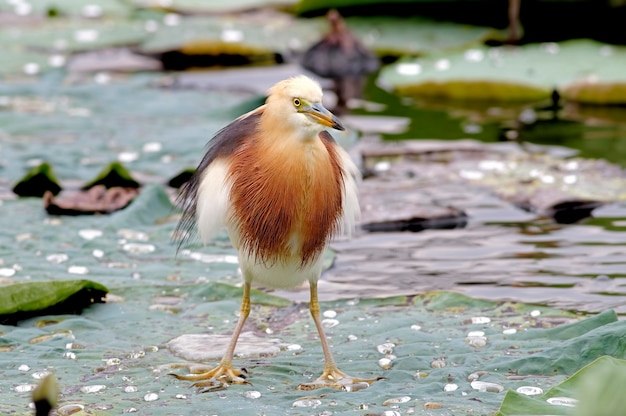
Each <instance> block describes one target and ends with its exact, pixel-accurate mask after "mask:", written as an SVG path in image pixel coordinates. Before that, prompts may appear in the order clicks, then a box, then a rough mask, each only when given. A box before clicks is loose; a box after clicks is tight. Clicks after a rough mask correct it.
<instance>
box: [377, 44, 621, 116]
mask: <svg viewBox="0 0 626 416" xmlns="http://www.w3.org/2000/svg"><path fill="white" fill-rule="evenodd" d="M625 65H626V48H623V47H618V46H608V45H603V44H601V43H598V42H593V41H589V40H574V41H567V42H562V43H558V44H557V43H553V44H542V45H537V44H529V45H525V46H522V47H510V46H506V47H492V48H487V47H482V48H476V49H472V50H468V51H464V52H454V53H450V54H444V53H436V54H432V55H429V56H428V57H425V58H420V59H404V60H402V61H400V62H398V63H396V64H393V65H391V66H388V67H386V68H385V69H384V70H383V71H382V72H381V74H380V77H379V82H380V83H381V84H382V85H385V86H389V87H390V88H392V89H393V90H395V91H397V92H398V93H400V94H402V95H408V96H413V97H418V98H431V99H433V98H435V99H447V100H458V101H491V102H516V101H539V100H542V99H545V98H548V97H549V96H550V94H551V92H552V91H553V90H558V91H559V92H560V93H561V94H562V95H563V96H564V97H566V98H567V99H570V100H575V101H580V102H589V103H594V104H619V103H624V102H626V95H624V92H625V89H624V83H625V81H626V80H625V79H624V74H623V70H622V68H624V66H625Z"/></svg>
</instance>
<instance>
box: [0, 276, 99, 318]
mask: <svg viewBox="0 0 626 416" xmlns="http://www.w3.org/2000/svg"><path fill="white" fill-rule="evenodd" d="M108 291H109V290H108V289H107V288H106V287H105V286H103V285H101V284H99V283H96V282H93V281H90V280H61V281H42V282H26V283H15V284H11V285H8V286H2V290H0V322H3V323H14V322H17V321H19V320H22V319H25V318H27V317H31V316H35V315H50V314H63V313H77V312H79V311H80V310H82V309H83V308H85V307H87V306H89V305H91V304H93V303H98V302H102V297H103V296H104V295H105V294H106V293H107V292H108Z"/></svg>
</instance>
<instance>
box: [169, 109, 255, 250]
mask: <svg viewBox="0 0 626 416" xmlns="http://www.w3.org/2000/svg"><path fill="white" fill-rule="evenodd" d="M264 107H265V106H261V107H259V108H257V109H256V110H253V111H251V112H249V113H246V114H244V115H242V116H241V117H239V118H237V119H235V120H234V121H233V122H232V123H230V124H229V125H227V126H226V127H224V128H223V129H221V130H220V131H218V132H217V134H216V135H215V136H214V137H213V138H212V139H211V140H210V141H209V143H208V144H207V149H206V153H205V154H204V157H203V158H202V161H201V162H200V164H199V165H198V167H197V169H196V171H195V173H194V174H193V175H192V177H191V178H190V179H189V180H188V181H187V182H186V183H185V184H184V185H183V187H182V190H181V193H180V195H179V197H178V205H179V206H180V207H181V208H182V210H183V213H182V217H181V219H180V221H179V222H178V225H177V226H176V231H175V238H176V239H178V240H179V245H178V247H179V249H180V248H181V247H182V246H184V245H186V244H187V243H189V242H191V241H192V240H194V239H195V238H196V236H197V235H198V231H199V234H200V237H201V238H202V241H203V242H204V243H206V242H207V241H209V240H210V239H211V238H212V237H214V236H215V234H217V233H218V232H219V231H220V229H221V228H222V227H223V226H224V225H225V221H226V219H227V213H228V210H229V205H230V204H229V192H230V188H229V185H228V182H227V176H228V159H229V155H231V154H232V153H233V152H234V151H235V149H236V148H237V147H238V146H240V145H241V144H242V143H243V142H244V141H245V140H246V139H247V138H249V137H252V136H253V135H254V132H255V131H256V129H257V126H258V122H259V118H260V117H261V114H262V113H263V110H264Z"/></svg>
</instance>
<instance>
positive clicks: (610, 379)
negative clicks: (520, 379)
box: [496, 356, 626, 416]
mask: <svg viewBox="0 0 626 416" xmlns="http://www.w3.org/2000/svg"><path fill="white" fill-rule="evenodd" d="M625 375H626V361H625V360H622V359H618V358H614V357H609V356H603V357H600V358H598V359H596V360H595V361H593V362H592V363H590V364H588V365H587V366H585V367H583V368H582V369H580V370H579V371H578V372H576V373H575V374H574V375H572V376H571V377H569V378H568V379H567V380H565V381H564V382H562V383H560V384H558V385H556V386H554V387H552V388H551V389H550V390H548V391H547V392H546V393H545V394H543V395H533V396H529V395H525V394H521V393H517V392H515V391H512V390H509V391H508V392H507V394H506V396H505V397H504V401H503V402H502V405H501V406H500V409H499V410H498V412H497V413H496V415H497V416H512V415H521V414H523V415H528V416H531V415H546V414H550V415H578V416H588V415H594V416H609V415H617V414H621V413H622V412H623V409H624V406H626V399H625V398H624V395H623V394H622V392H623V386H624V383H625V382H626V376H625ZM559 398H560V400H559ZM550 399H552V400H550ZM555 399H557V400H555ZM565 399H570V401H569V402H568V401H567V400H565ZM571 399H574V400H571ZM569 403H576V405H575V406H574V405H569ZM559 404H561V405H559ZM563 404H565V405H563Z"/></svg>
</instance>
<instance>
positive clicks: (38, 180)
mask: <svg viewBox="0 0 626 416" xmlns="http://www.w3.org/2000/svg"><path fill="white" fill-rule="evenodd" d="M13 192H14V193H15V194H17V195H19V196H25V197H26V196H34V197H39V198H41V197H42V196H43V195H44V194H45V193H46V192H51V193H52V194H53V195H56V194H58V193H59V192H61V185H59V181H58V179H57V178H56V176H55V175H54V172H53V171H52V166H50V164H49V163H42V164H40V165H38V166H35V167H34V168H32V169H31V170H30V171H28V173H27V174H26V175H25V176H24V177H23V178H22V179H20V180H19V181H18V182H17V184H15V186H14V187H13Z"/></svg>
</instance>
